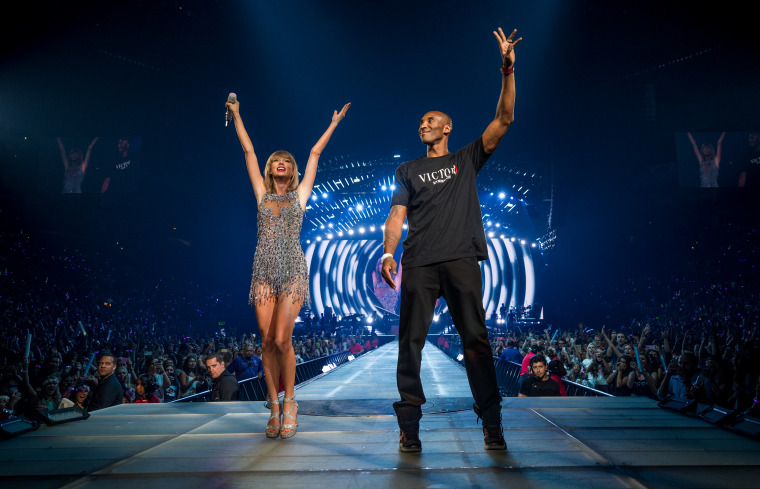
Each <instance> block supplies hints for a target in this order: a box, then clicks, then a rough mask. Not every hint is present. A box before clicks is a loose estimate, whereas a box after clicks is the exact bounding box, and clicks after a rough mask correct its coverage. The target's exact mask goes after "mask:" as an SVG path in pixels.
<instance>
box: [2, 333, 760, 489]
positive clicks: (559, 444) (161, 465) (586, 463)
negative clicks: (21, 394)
mask: <svg viewBox="0 0 760 489" xmlns="http://www.w3.org/2000/svg"><path fill="white" fill-rule="evenodd" d="M396 347H397V344H396V343H391V344H389V345H386V346H384V347H382V348H380V349H379V350H377V351H374V352H371V353H369V354H366V355H364V356H361V357H359V358H357V359H356V360H354V361H352V362H350V363H348V364H346V365H345V366H342V367H339V368H337V369H335V370H333V371H331V372H329V373H328V374H326V375H324V376H322V377H320V378H319V379H316V380H314V381H312V382H310V383H308V384H307V385H305V386H302V387H301V388H299V389H298V390H297V392H296V394H297V397H298V400H299V403H301V406H302V409H301V412H300V415H299V422H300V424H301V426H300V427H299V430H298V434H297V435H296V436H295V437H294V438H292V439H289V440H280V439H274V440H271V439H267V438H265V437H264V434H263V429H264V426H265V425H266V423H267V418H268V415H267V411H266V410H265V409H264V407H263V405H262V403H242V402H238V403H180V404H158V405H156V404H153V405H147V404H135V405H123V406H115V407H113V408H109V409H105V410H102V411H98V412H95V413H93V414H92V416H91V417H90V418H89V419H88V420H86V421H77V422H73V423H67V424H63V425H58V426H52V427H42V428H40V429H39V430H37V431H35V432H31V433H27V434H24V435H22V436H19V437H17V438H14V439H11V440H7V441H3V442H0V460H2V464H1V465H0V476H1V477H2V481H3V487H20V488H22V489H32V488H52V487H67V488H80V487H107V488H109V489H117V488H129V489H134V488H141V489H146V488H162V489H165V488H171V487H182V488H188V489H189V488H209V487H219V488H225V489H227V488H238V487H266V488H270V487H272V488H278V487H282V488H293V487H308V486H321V487H329V489H339V488H351V489H356V488H365V487H366V488H376V487H383V488H385V487H396V488H404V489H407V488H417V487H437V488H447V487H454V488H462V487H489V488H490V487H515V488H544V487H559V488H561V489H569V488H584V489H590V488H596V487H599V488H604V489H613V488H618V487H634V488H637V487H651V488H674V487H683V488H720V487H726V488H729V487H730V488H732V489H736V488H745V487H746V488H755V487H758V486H759V483H758V481H760V443H758V442H755V441H753V440H750V439H747V438H744V437H741V436H739V435H735V434H733V433H730V432H728V431H725V430H723V429H720V428H717V427H714V426H712V425H709V424H707V423H705V422H703V421H701V420H699V419H695V418H690V417H686V416H682V415H679V414H675V413H671V412H667V411H664V410H661V409H659V408H658V407H657V405H656V404H655V403H654V402H652V401H650V400H647V399H640V398H554V399H549V398H543V399H540V398H522V399H519V398H508V399H505V400H504V402H503V417H504V428H505V436H506V438H507V443H508V447H509V450H508V451H506V452H495V451H485V450H484V449H483V438H482V432H481V430H480V426H479V425H476V424H475V419H476V417H475V414H474V413H473V412H472V410H471V409H470V406H471V404H472V399H471V398H470V397H469V387H468V384H467V379H466V377H465V375H464V373H463V372H462V370H461V369H460V368H459V367H458V366H457V365H456V364H454V363H453V362H452V361H451V360H450V359H448V358H447V357H446V356H445V355H444V354H443V353H441V352H440V351H438V350H437V349H436V348H435V347H433V346H432V345H428V346H427V347H426V348H425V350H424V358H423V383H424V386H425V392H426V395H427V396H428V400H429V403H428V404H427V405H426V408H425V410H424V413H425V415H424V417H423V418H422V422H421V434H420V436H421V439H422V443H423V452H422V453H417V454H402V453H399V452H398V429H397V425H396V419H395V417H394V416H393V415H392V414H390V413H392V408H391V403H392V401H393V400H395V399H396V396H397V393H396V391H395V365H396Z"/></svg>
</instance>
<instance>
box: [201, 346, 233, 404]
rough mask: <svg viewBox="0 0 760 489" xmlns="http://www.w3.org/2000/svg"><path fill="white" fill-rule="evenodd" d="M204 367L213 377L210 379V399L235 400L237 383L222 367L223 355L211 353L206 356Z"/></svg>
mask: <svg viewBox="0 0 760 489" xmlns="http://www.w3.org/2000/svg"><path fill="white" fill-rule="evenodd" d="M238 358H240V357H238ZM206 368H208V373H209V375H210V376H211V378H212V379H213V380H212V381H211V400H212V401H237V400H238V383H237V381H236V380H235V377H234V376H233V375H232V374H231V373H229V372H228V371H227V370H226V369H225V368H224V357H223V356H222V354H221V353H212V354H211V355H209V356H207V357H206Z"/></svg>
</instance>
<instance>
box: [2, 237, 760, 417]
mask: <svg viewBox="0 0 760 489" xmlns="http://www.w3.org/2000/svg"><path fill="white" fill-rule="evenodd" d="M744 250H745V256H746V255H747V254H750V255H752V257H754V256H755V254H756V253H757V251H758V250H755V249H749V251H747V246H746V245H745V249H744ZM723 251H724V253H723V255H722V256H724V257H725V256H726V255H727V253H725V250H723ZM719 252H720V250H718V254H720V253H719ZM726 262H727V259H723V262H721V261H720V260H717V261H716V262H715V263H713V265H715V264H716V263H717V265H724V268H725V264H726ZM744 262H745V264H746V262H747V260H744ZM730 275H732V276H731V277H730V278H726V274H722V275H721V274H711V273H710V272H709V270H707V267H705V266H702V265H701V264H695V265H691V266H689V265H688V264H687V266H686V267H685V268H684V269H683V270H681V271H680V272H679V273H678V275H672V276H669V277H667V278H662V277H660V278H655V277H644V278H641V277H639V278H634V277H631V278H629V279H628V280H627V281H626V282H625V284H624V285H623V286H622V287H619V288H617V289H611V290H609V291H607V292H605V293H599V294H595V297H594V300H595V301H596V302H597V303H598V304H599V307H602V308H608V309H609V311H610V313H609V314H608V315H607V319H608V320H607V321H604V322H600V324H587V323H582V324H578V325H577V326H574V327H567V326H565V327H562V328H558V327H554V326H551V325H548V324H547V323H543V324H542V325H541V326H536V325H529V324H525V323H520V322H517V323H514V324H510V327H509V329H505V330H498V329H495V330H493V331H492V332H491V345H492V348H493V354H494V356H496V357H498V358H499V359H501V360H503V361H512V362H515V363H520V364H521V365H522V369H523V371H522V373H524V374H527V373H528V370H529V364H530V360H531V358H532V357H533V356H534V355H543V357H545V359H546V362H545V365H546V368H547V370H548V374H549V375H547V376H546V378H547V379H548V378H551V379H554V380H557V381H560V382H558V383H559V384H560V387H561V389H560V392H561V393H562V394H564V386H563V385H562V382H561V380H563V379H564V380H566V381H569V382H574V383H577V384H580V385H583V386H585V387H588V388H593V389H596V390H599V391H603V392H606V393H610V394H612V395H615V396H645V397H650V398H653V399H661V398H663V397H665V396H667V395H671V396H673V395H675V396H676V397H684V398H687V399H696V400H698V401H700V402H708V403H711V404H718V405H721V406H724V407H727V408H737V409H741V410H744V409H748V408H751V407H753V405H756V404H757V403H756V402H755V401H756V399H757V398H758V396H759V394H760V392H759V391H760V351H759V350H760V329H759V328H758V325H757V323H758V320H759V319H760V301H758V292H759V291H760V287H758V285H760V284H758V280H757V279H756V278H755V277H754V274H738V273H736V274H734V273H731V274H730ZM202 290H204V289H203V288H202V287H200V286H198V285H197V284H193V283H187V282H186V281H180V280H176V279H172V278H165V277H162V278H158V279H155V280H154V279H149V278H146V277H143V276H134V275H130V273H129V270H126V271H125V270H124V267H121V266H117V265H115V264H113V263H112V262H111V261H110V258H109V254H108V253H99V252H93V251H91V250H90V251H84V250H79V249H75V248H68V249H64V248H58V249H56V250H50V249H45V248H44V247H41V246H39V245H36V243H35V242H34V239H33V238H32V237H30V236H29V235H27V234H25V233H23V232H22V231H20V230H19V231H17V232H12V231H6V230H3V231H0V304H2V308H1V309H0V368H2V378H1V379H0V408H1V409H3V416H5V417H7V416H10V415H12V414H14V413H15V414H27V415H30V414H32V413H33V412H34V411H37V410H52V409H56V408H59V407H69V406H74V405H77V406H80V407H83V408H85V409H86V408H89V407H91V406H90V402H91V401H92V397H93V392H96V391H97V387H98V385H99V383H100V384H102V383H103V382H104V381H105V379H106V378H108V375H104V372H105V373H110V372H111V371H112V372H113V376H114V377H115V378H116V379H117V380H118V385H119V388H120V389H121V402H123V403H138V402H169V401H174V400H177V399H180V398H183V397H187V396H191V395H193V394H195V393H198V392H202V391H205V390H208V389H210V387H211V385H212V379H211V378H210V376H209V373H208V372H207V367H206V362H205V360H206V358H207V357H209V355H211V356H213V355H215V354H217V353H219V354H221V356H222V358H223V359H224V365H225V366H226V367H228V371H229V372H230V373H231V374H232V375H235V377H236V378H237V380H238V381H240V380H243V379H245V378H250V377H261V376H262V375H263V372H262V369H261V361H260V357H261V339H260V338H259V337H257V336H256V335H255V334H252V333H251V332H245V333H243V332H239V331H235V332H234V334H233V333H232V332H230V331H226V330H225V329H220V328H219V323H218V322H217V321H216V318H218V317H223V315H224V311H225V308H226V307H227V304H228V303H229V302H230V300H229V298H228V297H227V296H224V295H223V294H221V293H208V292H206V291H203V292H202ZM334 323H335V321H334V320H333V318H327V319H319V318H317V317H316V316H315V317H314V318H313V320H311V318H310V320H309V321H306V324H309V325H313V326H314V328H303V327H302V328H301V329H300V330H297V331H300V332H301V333H302V334H296V335H294V337H293V347H294V350H295V354H296V361H297V362H298V363H301V362H308V361H310V360H313V359H316V358H320V357H324V356H326V355H331V354H335V353H338V352H343V351H350V352H351V353H353V354H355V355H356V354H360V353H362V352H363V351H365V350H368V349H372V348H376V347H377V344H378V342H377V338H376V337H374V336H370V335H368V334H367V331H366V330H365V328H363V327H361V326H358V325H357V326H356V327H348V328H337V329H335V330H333V331H327V332H325V330H324V329H323V327H324V326H325V325H333V324H334ZM317 328H318V329H317ZM439 346H442V347H445V348H448V349H451V350H456V349H458V348H459V339H458V337H457V336H456V335H453V336H450V337H446V338H443V339H442V341H440V342H439ZM103 353H108V354H110V357H111V358H112V359H113V365H105V366H104V365H103V362H102V361H101V358H100V357H101V356H102V354H103ZM534 363H535V362H534ZM109 381H110V379H109ZM113 385H116V384H113ZM547 385H549V384H547ZM551 385H553V384H551ZM544 390H546V389H544ZM552 392H553V390H552Z"/></svg>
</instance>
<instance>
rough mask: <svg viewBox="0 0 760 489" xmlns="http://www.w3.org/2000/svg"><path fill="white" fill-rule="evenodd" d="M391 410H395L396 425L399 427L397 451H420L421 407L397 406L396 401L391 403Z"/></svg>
mask: <svg viewBox="0 0 760 489" xmlns="http://www.w3.org/2000/svg"><path fill="white" fill-rule="evenodd" d="M393 410H394V411H396V418H397V420H398V427H399V428H400V429H401V437H400V438H399V442H398V451H399V452H402V453H415V452H421V451H422V442H421V441H420V419H421V418H422V409H421V408H420V407H419V406H408V405H402V406H399V405H398V403H393Z"/></svg>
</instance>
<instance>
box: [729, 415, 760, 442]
mask: <svg viewBox="0 0 760 489" xmlns="http://www.w3.org/2000/svg"><path fill="white" fill-rule="evenodd" d="M726 428H728V429H729V430H731V431H733V432H736V433H739V434H740V435H744V436H748V437H750V438H754V439H755V440H760V418H755V417H754V416H748V415H746V414H742V415H741V416H739V417H738V418H736V421H734V422H733V423H729V424H727V425H726Z"/></svg>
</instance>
